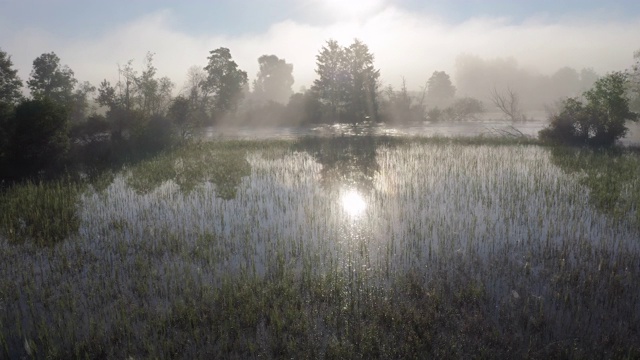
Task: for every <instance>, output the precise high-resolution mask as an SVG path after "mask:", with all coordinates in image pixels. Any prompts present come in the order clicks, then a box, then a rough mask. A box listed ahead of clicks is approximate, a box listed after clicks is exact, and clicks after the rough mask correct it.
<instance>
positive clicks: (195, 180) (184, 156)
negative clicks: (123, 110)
mask: <svg viewBox="0 0 640 360" xmlns="http://www.w3.org/2000/svg"><path fill="white" fill-rule="evenodd" d="M250 174H251V165H250V164H249V162H248V161H247V159H246V151H245V150H244V149H242V148H239V147H234V146H226V147H225V146H221V147H220V148H215V149H206V148H196V149H190V150H185V151H178V152H176V153H171V154H170V155H164V156H161V157H158V158H156V159H154V160H151V161H147V162H144V163H142V164H139V165H137V166H136V167H134V168H133V169H132V170H131V176H130V177H129V178H128V179H127V184H128V185H129V186H131V187H132V188H133V189H135V190H136V191H137V192H139V193H147V192H150V191H152V190H154V189H155V188H157V187H158V186H160V185H162V184H163V183H164V182H166V181H168V180H174V181H175V182H176V184H177V185H178V186H179V187H180V190H182V191H184V192H189V191H191V190H193V188H195V187H196V186H197V185H198V184H202V183H204V182H207V181H209V182H211V183H213V184H215V185H216V193H217V195H218V196H219V197H221V198H223V199H233V198H235V196H236V191H237V187H238V185H239V184H240V182H241V181H242V178H243V177H245V176H249V175H250Z"/></svg>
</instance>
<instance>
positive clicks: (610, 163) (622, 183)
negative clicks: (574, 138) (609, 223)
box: [551, 147, 640, 226]
mask: <svg viewBox="0 0 640 360" xmlns="http://www.w3.org/2000/svg"><path fill="white" fill-rule="evenodd" d="M639 155H640V152H638V151H632V150H621V149H614V150H590V149H584V148H566V147H555V148H553V149H552V150H551V161H552V162H553V163H554V164H555V165H557V166H559V167H560V168H561V169H562V170H563V171H564V172H566V173H568V174H576V175H578V176H580V183H581V184H582V185H584V186H586V187H587V188H588V189H589V200H590V202H591V203H592V204H593V205H594V206H595V207H596V208H597V209H598V210H600V211H603V212H605V213H607V214H610V215H612V216H613V217H614V219H616V220H619V219H621V217H623V216H625V215H626V214H628V213H629V212H632V211H635V222H636V225H637V226H640V209H638V204H640V176H639V174H640V156H639Z"/></svg>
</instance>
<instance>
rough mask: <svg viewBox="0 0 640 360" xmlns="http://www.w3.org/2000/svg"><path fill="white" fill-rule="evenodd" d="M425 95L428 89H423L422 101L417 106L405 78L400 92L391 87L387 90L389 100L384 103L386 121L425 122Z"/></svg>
mask: <svg viewBox="0 0 640 360" xmlns="http://www.w3.org/2000/svg"><path fill="white" fill-rule="evenodd" d="M425 93H426V88H425V89H423V91H422V96H421V97H420V101H418V103H417V104H416V103H414V99H413V98H412V97H411V96H410V95H409V91H408V90H407V84H406V80H405V78H404V77H403V78H402V86H401V87H400V90H399V91H395V90H393V87H392V86H389V87H388V88H387V90H386V95H387V100H386V102H384V103H383V104H384V117H385V119H386V120H387V121H389V122H392V123H406V122H416V121H424V120H425V118H426V112H425V107H424V97H425Z"/></svg>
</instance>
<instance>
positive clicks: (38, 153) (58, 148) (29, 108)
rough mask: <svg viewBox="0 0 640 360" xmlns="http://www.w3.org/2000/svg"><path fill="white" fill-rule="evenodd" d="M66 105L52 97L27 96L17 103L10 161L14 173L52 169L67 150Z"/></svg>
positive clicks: (34, 173) (61, 159)
mask: <svg viewBox="0 0 640 360" xmlns="http://www.w3.org/2000/svg"><path fill="white" fill-rule="evenodd" d="M69 145H70V142H69V132H68V116H67V109H66V108H65V107H64V106H63V105H61V104H59V103H56V102H54V101H53V100H52V99H51V98H48V97H44V98H42V99H34V100H26V101H23V102H22V103H20V104H19V105H18V106H17V107H16V112H15V130H14V132H13V136H12V138H11V142H10V149H9V162H10V164H11V169H12V171H13V172H14V174H13V175H14V176H16V177H24V176H33V175H37V174H38V173H39V172H40V171H55V170H57V167H58V166H59V165H61V163H62V161H63V159H64V157H65V155H66V154H67V151H68V150H69Z"/></svg>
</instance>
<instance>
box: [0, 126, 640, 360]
mask: <svg viewBox="0 0 640 360" xmlns="http://www.w3.org/2000/svg"><path fill="white" fill-rule="evenodd" d="M638 173H640V160H639V157H638V153H637V152H635V151H634V150H630V149H621V150H617V151H605V150H585V149H568V148H562V147H551V146H549V147H542V146H539V145H537V144H535V143H534V141H533V140H527V142H523V140H522V139H505V138H496V139H492V138H459V139H456V138H454V139H451V138H426V139H419V138H416V139H408V138H389V137H371V136H360V137H357V136H356V137H328V138H306V139H300V140H297V141H219V142H200V143H197V142H193V143H189V144H186V145H183V146H181V147H179V148H176V149H174V150H173V151H167V152H163V153H161V154H159V155H156V156H155V157H153V158H149V159H147V160H144V161H142V162H140V163H137V164H129V165H126V166H124V167H123V168H122V169H121V170H119V171H114V172H106V173H103V174H102V175H100V176H95V177H91V178H89V179H85V180H75V181H72V180H66V181H54V182H49V183H30V184H25V185H11V186H9V187H7V188H5V189H3V192H2V194H1V197H2V198H1V200H2V201H1V202H0V207H1V213H0V214H1V215H0V232H1V234H2V235H0V248H1V250H2V251H0V264H2V265H0V308H2V309H3V311H1V312H0V354H1V356H0V357H7V358H21V357H33V358H60V359H63V358H64V359H67V358H127V357H133V358H257V357H265V358H285V357H286V358H291V357H294V358H336V359H337V358H424V357H435V358H461V357H463V358H466V357H482V358H540V359H543V358H550V357H552V358H637V357H639V356H640V346H639V345H638V344H640V328H639V327H638V324H640V287H639V286H638V282H637V279H638V277H639V276H640V242H638V239H639V238H640V226H639V224H640V215H638V214H639V213H640V211H639V210H638V203H639V199H640V197H639V195H638V189H640V178H638V176H637V174H638ZM354 194H355V195H354ZM353 196H356V197H357V199H359V201H361V202H362V204H364V205H363V206H360V205H359V206H358V207H353V208H351V203H350V201H351V200H346V201H345V199H353ZM43 245H46V246H43Z"/></svg>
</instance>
